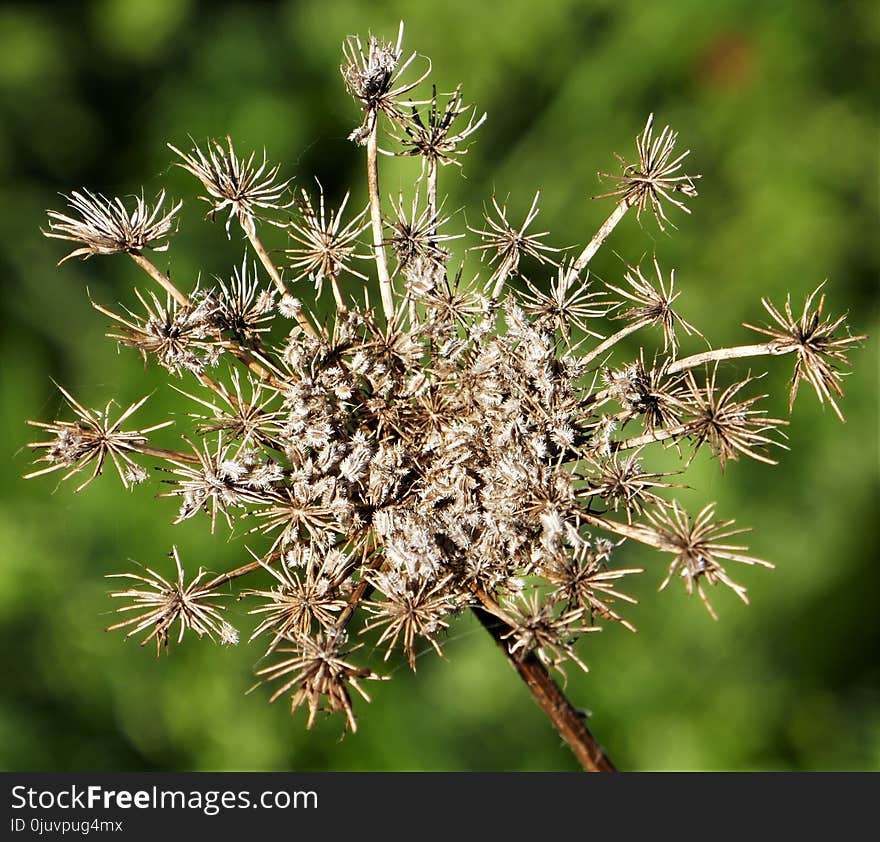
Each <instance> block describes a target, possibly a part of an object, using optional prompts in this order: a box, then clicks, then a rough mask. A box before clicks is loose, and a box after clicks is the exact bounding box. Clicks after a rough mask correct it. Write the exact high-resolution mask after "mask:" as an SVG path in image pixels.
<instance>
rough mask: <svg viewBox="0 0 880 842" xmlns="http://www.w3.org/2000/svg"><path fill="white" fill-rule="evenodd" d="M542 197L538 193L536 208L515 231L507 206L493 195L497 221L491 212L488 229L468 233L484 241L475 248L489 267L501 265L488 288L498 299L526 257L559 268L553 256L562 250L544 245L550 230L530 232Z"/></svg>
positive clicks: (487, 218)
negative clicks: (543, 239)
mask: <svg viewBox="0 0 880 842" xmlns="http://www.w3.org/2000/svg"><path fill="white" fill-rule="evenodd" d="M540 198H541V192H540V191H538V192H536V193H535V198H534V199H532V205H531V207H530V208H529V212H528V213H527V214H526V217H525V219H524V220H523V223H522V225H520V226H519V228H514V227H513V225H511V224H510V222H509V221H508V219H507V204H506V203H505V204H503V205H500V206H499V204H498V200H497V199H496V198H495V196H494V195H493V196H492V208H493V210H494V211H495V217H496V218H494V219H493V217H492V215H491V213H490V212H489V211H487V212H485V213H484V214H483V219H484V220H485V222H486V225H487V228H485V229H478V228H469V229H468V230H470V231H473V233H475V234H478V235H479V236H480V238H481V239H482V243H481V244H480V245H478V246H473V250H475V251H479V252H481V253H482V255H483V257H484V258H485V257H488V261H489V264H490V265H491V264H495V263H497V264H498V265H497V267H496V268H495V271H494V272H493V273H492V276H491V277H490V278H489V282H488V284H487V287H492V289H493V292H492V297H493V298H497V297H498V296H499V295H500V294H501V288H502V286H503V284H504V282H505V281H506V280H507V278H509V277H510V276H511V275H513V274H514V273H515V272H517V271H518V270H519V264H520V261H521V260H522V258H523V257H531V258H532V259H533V260H536V261H538V263H541V264H544V263H549V264H551V265H554V266H555V265H556V261H555V260H554V259H553V258H552V257H550V255H551V254H556V253H558V252H559V251H560V250H559V249H557V248H553V247H551V246H548V245H547V244H546V243H544V242H542V239H541V238H542V237H546V236H547V234H548V233H549V232H548V231H540V232H537V233H526V232H527V231H528V228H529V226H530V225H531V224H532V223H533V222H534V221H535V218H536V217H537V216H538V212H539V208H538V200H539V199H540Z"/></svg>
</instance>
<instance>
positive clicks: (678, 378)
mask: <svg viewBox="0 0 880 842" xmlns="http://www.w3.org/2000/svg"><path fill="white" fill-rule="evenodd" d="M668 367H669V361H668V360H666V361H664V362H661V363H660V364H659V365H658V364H657V363H656V361H655V363H654V364H653V365H651V366H647V365H645V356H644V351H641V352H640V353H639V358H638V360H636V361H635V362H633V363H630V364H629V365H627V366H624V367H623V368H621V369H610V368H606V369H604V370H603V372H602V379H603V382H604V383H605V386H606V389H607V392H608V396H609V397H611V398H613V399H614V400H616V401H617V402H618V403H619V404H620V405H621V407H622V408H623V410H624V413H625V415H624V416H623V422H624V423H626V422H627V421H630V420H632V419H635V418H640V419H641V421H642V423H643V424H644V425H645V430H646V432H648V433H653V432H654V431H655V430H662V429H664V428H668V427H674V426H676V425H678V424H680V423H681V417H682V404H681V400H680V399H681V395H682V393H683V390H684V386H683V385H682V384H683V379H684V377H683V375H681V374H678V375H672V376H669V375H668V374H667V369H668Z"/></svg>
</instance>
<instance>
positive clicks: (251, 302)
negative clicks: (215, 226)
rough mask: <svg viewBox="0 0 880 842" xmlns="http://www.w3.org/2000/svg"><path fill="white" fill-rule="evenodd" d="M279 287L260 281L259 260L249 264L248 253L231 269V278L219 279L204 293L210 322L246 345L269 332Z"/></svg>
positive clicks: (228, 335) (226, 334)
mask: <svg viewBox="0 0 880 842" xmlns="http://www.w3.org/2000/svg"><path fill="white" fill-rule="evenodd" d="M275 294H276V290H274V289H272V288H271V287H268V286H264V285H263V284H262V283H261V282H260V271H259V269H258V268H257V264H256V262H253V263H251V264H250V265H249V264H248V260H247V255H245V257H244V258H243V259H242V261H241V266H236V267H234V268H233V270H232V277H231V278H230V279H229V280H228V281H224V280H222V279H220V278H217V280H216V286H215V287H214V288H213V289H211V290H210V291H209V292H207V293H206V294H205V296H204V299H205V301H206V304H207V306H208V307H209V309H210V318H211V321H212V323H213V324H214V325H216V327H217V328H218V330H220V331H222V332H223V334H224V335H225V336H227V337H229V338H231V339H234V340H235V341H237V342H240V343H241V344H242V345H244V346H245V347H248V346H250V345H251V344H252V342H253V340H255V339H256V338H258V337H259V335H260V334H261V333H266V332H268V331H270V330H271V329H272V328H271V321H272V317H273V316H274V313H273V310H274V309H275Z"/></svg>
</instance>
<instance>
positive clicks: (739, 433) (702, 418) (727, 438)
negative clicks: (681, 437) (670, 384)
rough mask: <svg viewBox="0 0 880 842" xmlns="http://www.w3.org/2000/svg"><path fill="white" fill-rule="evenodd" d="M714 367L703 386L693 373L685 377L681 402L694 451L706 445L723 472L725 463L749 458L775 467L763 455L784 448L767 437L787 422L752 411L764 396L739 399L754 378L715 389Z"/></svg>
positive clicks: (715, 374) (715, 367) (758, 411)
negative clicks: (767, 451)
mask: <svg viewBox="0 0 880 842" xmlns="http://www.w3.org/2000/svg"><path fill="white" fill-rule="evenodd" d="M717 377H718V366H717V364H716V365H715V366H714V367H713V368H712V370H711V371H709V372H707V374H706V382H705V384H704V385H702V386H700V385H698V384H697V379H696V377H695V376H694V373H693V371H688V372H686V373H685V386H686V388H685V391H684V392H683V393H682V395H681V398H680V401H681V406H682V411H683V413H684V414H686V415H687V416H688V418H687V421H686V422H685V423H686V426H687V428H688V433H687V435H688V436H690V437H691V438H692V439H693V441H694V443H695V445H696V447H697V448H699V447H700V446H701V445H703V444H704V443H707V444H708V445H709V446H710V447H711V448H712V450H714V451H715V455H716V456H717V457H718V464H719V465H720V466H721V470H722V471H723V470H724V469H725V467H726V466H727V460H728V459H732V460H736V459H738V458H739V457H740V455H742V456H748V457H749V458H750V459H755V460H756V461H758V462H764V463H765V464H768V465H775V464H776V460H774V459H772V458H770V457H769V456H768V455H767V454H766V452H765V451H766V448H767V447H769V446H771V445H773V446H776V447H782V448H784V447H785V445H784V444H783V443H782V442H780V441H777V440H776V439H774V438H773V437H772V436H770V435H768V433H770V432H773V431H775V430H778V429H779V428H780V427H782V426H785V425H786V424H787V423H788V422H787V421H784V420H782V419H780V418H769V417H767V414H766V411H765V410H761V409H755V408H754V407H755V404H756V403H757V402H758V401H759V400H762V399H763V398H766V397H767V395H754V396H752V397H748V398H740V396H739V395H740V392H741V391H742V390H743V389H744V388H745V387H746V386H748V385H749V384H750V383H752V382H753V381H754V380H755V379H756V378H754V377H747V378H745V379H744V380H740V381H737V382H735V383H732V384H731V385H729V386H725V387H720V386H718V385H717Z"/></svg>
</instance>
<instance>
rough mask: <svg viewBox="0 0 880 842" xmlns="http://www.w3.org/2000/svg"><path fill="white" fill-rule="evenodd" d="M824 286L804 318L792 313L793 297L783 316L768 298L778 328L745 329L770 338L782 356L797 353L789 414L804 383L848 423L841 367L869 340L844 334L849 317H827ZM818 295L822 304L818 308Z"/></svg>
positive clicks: (812, 295)
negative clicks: (843, 405) (839, 401)
mask: <svg viewBox="0 0 880 842" xmlns="http://www.w3.org/2000/svg"><path fill="white" fill-rule="evenodd" d="M822 286H824V284H820V285H819V286H818V287H817V288H816V289H815V290H813V292H812V293H810V295H809V296H808V297H807V299H806V301H805V302H804V309H803V311H802V312H801V315H800V317H796V316H795V315H794V313H793V311H792V307H791V297H790V296H789V297H788V298H786V301H785V308H784V310H783V311H782V312H780V311H779V310H778V309H777V308H776V307H775V306H774V305H773V304H772V303H771V302H770V301H768V300H767V299H766V298H764V299H762V300H761V303H762V304H763V305H764V309H765V310H766V311H767V312H768V313H769V314H770V317H771V318H772V319H773V321H774V322H775V325H770V326H769V327H755V326H754V325H749V324H747V325H745V327H747V328H749V329H750V330H755V331H757V332H758V333H762V334H764V335H765V336H769V337H770V340H771V343H770V344H771V346H772V347H773V348H774V349H776V350H777V351H778V352H779V353H786V352H789V351H792V350H793V351H794V353H795V354H797V362H796V363H795V366H794V376H793V377H792V380H791V389H790V391H789V399H788V407H789V411H791V409H792V408H793V407H794V399H795V398H796V397H797V393H798V387H799V386H800V384H801V381H802V380H803V381H806V382H807V383H809V384H810V385H811V386H812V387H813V389H814V390H815V392H816V396H817V397H818V398H819V402H820V403H824V402H825V401H826V400H827V401H828V403H829V404H831V408H832V409H833V410H834V413H835V415H837V417H838V418H839V419H840V420H841V421H844V420H845V419H844V417H843V413H842V412H841V410H840V407H839V406H838V405H837V401H836V400H835V396H836V397H843V388H842V387H841V383H842V382H843V376H844V375H843V373H842V372H841V371H840V369H839V366H840V365H843V366H848V365H849V358H848V357H847V352H848V351H849V350H850V349H851V348H852V347H853V346H855V345H857V344H858V343H859V342H861V341H863V340H864V339H865V338H866V337H864V336H852V335H851V334H850V333H849V330H848V329H847V330H846V333H845V334H844V333H843V330H844V329H845V328H846V319H847V315H848V314H846V313H844V314H843V315H842V316H838V317H837V318H836V319H835V318H832V317H831V316H825V315H824V313H823V311H824V309H825V293H822V294H821V295H819V291H820V290H821V289H822ZM817 295H819V300H818V302H817V303H816V304H815V306H814V305H813V303H814V301H816V296H817Z"/></svg>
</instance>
